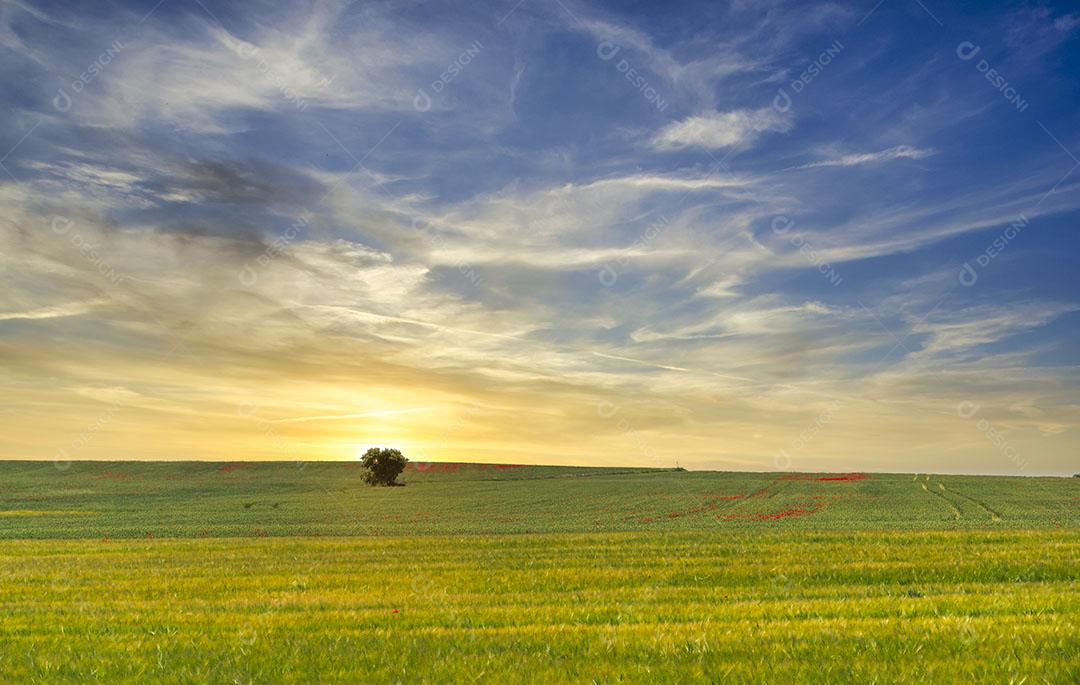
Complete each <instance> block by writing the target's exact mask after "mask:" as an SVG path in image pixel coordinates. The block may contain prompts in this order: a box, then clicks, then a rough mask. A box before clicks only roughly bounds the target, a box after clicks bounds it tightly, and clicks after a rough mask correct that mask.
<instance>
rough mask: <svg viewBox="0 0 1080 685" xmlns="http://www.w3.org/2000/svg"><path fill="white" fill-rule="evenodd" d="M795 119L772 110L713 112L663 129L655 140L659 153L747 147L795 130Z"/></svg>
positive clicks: (654, 146) (653, 145)
mask: <svg viewBox="0 0 1080 685" xmlns="http://www.w3.org/2000/svg"><path fill="white" fill-rule="evenodd" d="M791 127H792V118H791V116H790V115H789V114H787V113H783V112H778V111H776V110H775V109H772V108H770V107H765V108H762V109H757V110H749V109H740V110H734V111H731V112H712V113H709V114H701V115H697V116H692V117H689V118H688V119H683V120H682V121H678V122H675V123H673V124H669V125H668V126H665V127H664V128H663V129H661V130H660V131H659V132H658V133H657V134H656V135H655V136H654V137H653V139H652V141H651V145H652V147H653V148H655V149H657V150H677V149H681V148H686V147H703V148H706V149H711V150H718V149H721V148H726V147H744V146H747V145H749V144H751V143H753V142H754V141H755V140H756V139H757V138H758V137H759V136H761V135H763V134H765V133H768V132H773V131H775V132H780V133H784V132H787V131H789V130H791Z"/></svg>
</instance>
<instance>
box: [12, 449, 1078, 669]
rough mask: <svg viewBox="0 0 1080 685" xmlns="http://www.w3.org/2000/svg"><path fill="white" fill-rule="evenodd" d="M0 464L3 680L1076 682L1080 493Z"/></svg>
mask: <svg viewBox="0 0 1080 685" xmlns="http://www.w3.org/2000/svg"><path fill="white" fill-rule="evenodd" d="M406 480H407V482H408V485H407V486H406V487H401V488H368V487H365V486H361V485H360V484H359V475H358V471H357V470H356V469H353V468H350V465H346V464H308V465H303V466H302V467H300V466H298V465H296V464H261V463H256V464H205V463H202V464H199V463H185V464H150V463H125V464H100V463H99V464H84V463H75V464H72V465H70V467H69V468H67V469H64V470H58V469H57V468H56V467H55V466H54V465H53V464H51V463H46V464H27V463H3V464H0V501H2V503H3V504H2V505H0V537H2V538H4V539H0V616H3V618H2V619H0V682H22V683H52V682H72V683H74V682H79V683H82V682H96V681H100V682H130V683H143V682H168V683H203V682H214V683H278V682H282V683H311V682H343V683H358V682H430V683H443V682H492V683H516V682H537V681H543V682H559V683H564V682H570V683H614V682H643V683H644V682H648V683H655V682H732V683H748V682H785V683H786V682H810V683H835V682H857V683H868V682H876V683H894V682H964V683H970V682H986V683H1075V682H1080V590H1078V583H1077V581H1078V579H1080V566H1078V562H1077V560H1078V559H1080V518H1078V515H1077V514H1078V507H1077V503H1078V502H1080V499H1078V498H1080V487H1078V486H1080V482H1078V481H1080V479H1064V478H1059V479H1053V478H1045V479H1042V478H1040V479H1035V478H1032V479H1023V478H981V477H960V476H942V477H939V476H932V475H931V476H926V475H920V476H917V477H915V476H912V475H910V474H909V475H906V476H905V475H878V474H843V475H837V474H817V475H807V474H732V473H686V472H676V471H658V470H633V469H619V470H609V469H570V468H556V467H520V468H518V467H501V468H496V467H464V466H454V465H450V466H442V465H440V466H438V467H428V466H426V465H420V468H415V467H414V468H412V469H410V470H409V471H408V472H407V473H406Z"/></svg>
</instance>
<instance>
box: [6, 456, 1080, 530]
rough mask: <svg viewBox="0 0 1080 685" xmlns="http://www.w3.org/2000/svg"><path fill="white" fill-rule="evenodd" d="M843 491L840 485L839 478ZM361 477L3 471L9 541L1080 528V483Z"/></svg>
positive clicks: (14, 467)
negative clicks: (380, 481)
mask: <svg viewBox="0 0 1080 685" xmlns="http://www.w3.org/2000/svg"><path fill="white" fill-rule="evenodd" d="M838 478H840V480H837V479H838ZM404 480H405V482H406V483H407V484H408V485H407V487H404V488H370V487H365V486H363V485H362V484H361V482H360V470H359V469H357V468H355V464H353V463H341V462H335V463H300V464H297V463H295V462H289V463H280V462H278V463H272V462H245V463H237V464H220V463H207V462H182V463H145V462H143V463H138V462H104V463H102V462H97V463H93V462H75V463H72V464H70V465H67V467H66V468H64V469H58V468H57V467H56V466H55V465H54V464H52V463H51V462H44V463H41V462H36V463H35V462H0V522H2V523H0V538H33V537H40V538H58V537H64V538H85V537H93V538H102V537H109V538H124V537H146V536H154V537H221V536H226V537H236V536H241V537H243V536H251V537H255V536H290V535H292V536H312V535H329V536H350V535H416V534H424V535H427V534H431V535H452V534H466V533H476V534H480V533H482V534H506V533H553V532H565V533H573V532H585V531H592V532H615V531H651V530H657V531H675V530H687V531H689V530H717V529H721V530H724V531H727V530H737V529H755V530H756V529H772V528H777V527H780V528H783V529H784V530H790V529H807V530H926V529H957V530H973V529H976V530H981V529H989V530H1005V529H1013V530H1029V529H1045V528H1059V527H1076V526H1077V525H1080V479H1069V478H1015V477H986V476H979V477H973V476H931V475H926V474H922V475H919V476H918V477H917V479H915V480H913V479H912V475H911V474H867V475H863V474H851V475H840V476H838V475H836V474H831V475H826V474H775V473H718V472H683V471H674V470H661V469H602V468H570V467H518V468H505V467H504V468H495V467H488V468H482V467H478V466H461V465H437V466H433V467H431V468H428V467H422V468H421V469H417V468H411V469H409V470H408V471H406V473H405V476H404Z"/></svg>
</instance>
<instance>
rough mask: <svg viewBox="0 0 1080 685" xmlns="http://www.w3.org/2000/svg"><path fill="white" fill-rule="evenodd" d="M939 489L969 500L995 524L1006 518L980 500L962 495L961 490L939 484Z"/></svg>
mask: <svg viewBox="0 0 1080 685" xmlns="http://www.w3.org/2000/svg"><path fill="white" fill-rule="evenodd" d="M938 487H939V488H941V489H942V490H944V491H945V492H950V493H952V494H954V495H957V496H959V497H963V498H964V499H966V500H968V501H969V502H974V503H975V505H976V506H978V507H979V508H980V509H982V510H983V511H985V512H986V513H987V514H989V515H990V520H991V521H995V522H996V521H1001V520H1002V519H1003V518H1005V517H1004V516H1002V515H1001V513H1000V512H997V511H995V510H993V509H991V508H990V507H988V506H986V505H985V504H983V503H982V502H980V501H979V500H977V499H975V498H974V497H971V496H970V495H965V494H964V493H962V492H960V491H959V490H956V489H950V488H947V487H945V484H944V483H938Z"/></svg>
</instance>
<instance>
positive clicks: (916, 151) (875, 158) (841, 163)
mask: <svg viewBox="0 0 1080 685" xmlns="http://www.w3.org/2000/svg"><path fill="white" fill-rule="evenodd" d="M934 154H936V151H934V150H930V149H926V148H917V147H912V146H910V145H897V146H896V147H892V148H889V149H888V150H880V151H878V152H861V153H852V154H847V155H842V156H840V157H834V158H832V159H821V160H818V161H816V162H809V163H807V164H801V165H799V166H794V167H790V169H792V170H795V169H819V168H822V167H851V166H861V165H864V164H882V163H885V162H891V161H893V160H896V159H924V158H926V157H930V156H931V155H934Z"/></svg>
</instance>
